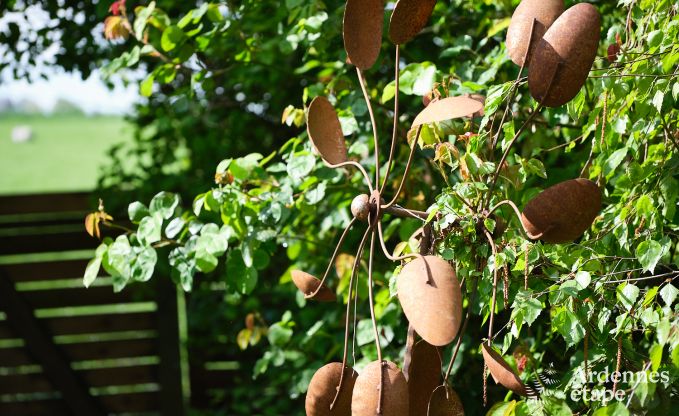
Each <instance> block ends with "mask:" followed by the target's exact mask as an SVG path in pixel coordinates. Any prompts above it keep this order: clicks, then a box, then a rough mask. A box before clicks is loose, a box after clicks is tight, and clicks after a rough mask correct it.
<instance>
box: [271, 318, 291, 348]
mask: <svg viewBox="0 0 679 416" xmlns="http://www.w3.org/2000/svg"><path fill="white" fill-rule="evenodd" d="M267 338H268V339H269V342H270V343H271V345H275V346H277V347H283V346H285V344H287V343H288V342H289V341H290V338H292V329H290V328H286V327H285V326H283V325H282V324H281V323H280V322H277V323H275V324H273V325H271V326H270V327H269V332H268V333H267Z"/></svg>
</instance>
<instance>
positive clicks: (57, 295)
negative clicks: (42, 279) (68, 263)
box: [19, 286, 152, 309]
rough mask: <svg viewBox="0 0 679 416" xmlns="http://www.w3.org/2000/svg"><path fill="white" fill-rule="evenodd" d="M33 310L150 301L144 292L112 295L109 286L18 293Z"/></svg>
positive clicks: (111, 289)
mask: <svg viewBox="0 0 679 416" xmlns="http://www.w3.org/2000/svg"><path fill="white" fill-rule="evenodd" d="M19 293H21V294H22V295H23V296H25V297H26V300H27V301H28V303H29V304H30V305H31V306H32V307H33V308H34V309H44V308H61V307H67V306H92V305H109V304H111V305H112V304H120V303H129V302H143V301H149V300H151V299H152V297H151V296H149V294H148V293H146V292H145V291H144V292H142V291H134V290H129V289H128V290H123V291H122V292H120V293H114V292H113V288H112V287H110V286H95V287H90V288H85V287H81V288H70V289H54V290H32V291H22V292H19Z"/></svg>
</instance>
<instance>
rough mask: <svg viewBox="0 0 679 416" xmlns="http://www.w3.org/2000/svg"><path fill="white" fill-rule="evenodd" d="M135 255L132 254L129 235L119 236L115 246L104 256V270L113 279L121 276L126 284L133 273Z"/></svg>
mask: <svg viewBox="0 0 679 416" xmlns="http://www.w3.org/2000/svg"><path fill="white" fill-rule="evenodd" d="M134 258H135V255H134V253H133V252H132V247H131V246H130V241H129V240H128V239H127V235H125V234H123V235H119V236H118V237H117V238H116V239H115V241H114V242H113V244H111V245H110V246H109V248H108V251H107V252H106V253H105V254H104V257H103V260H102V265H103V266H104V270H106V272H107V273H108V274H110V275H111V276H113V277H116V276H119V277H120V278H122V280H123V281H124V282H127V280H129V278H130V275H131V271H130V265H131V264H132V262H133V261H134ZM123 286H124V285H123Z"/></svg>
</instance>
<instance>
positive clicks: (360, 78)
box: [356, 67, 380, 193]
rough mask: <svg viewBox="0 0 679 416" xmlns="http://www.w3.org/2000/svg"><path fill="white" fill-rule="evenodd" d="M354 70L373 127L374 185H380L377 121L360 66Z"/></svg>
mask: <svg viewBox="0 0 679 416" xmlns="http://www.w3.org/2000/svg"><path fill="white" fill-rule="evenodd" d="M356 72H357V73H358V83H359V84H360V85H361V91H362V92H363V98H364V99H365V104H366V105H367V106H368V114H370V124H371V125H372V129H373V140H374V142H375V186H376V187H377V186H380V146H379V140H378V139H377V123H376V122H375V112H374V111H373V107H372V104H371V103H370V96H369V95H368V89H367V88H366V86H365V84H366V82H365V78H364V77H363V71H361V68H359V67H356ZM371 193H372V191H371Z"/></svg>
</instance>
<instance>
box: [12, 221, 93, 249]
mask: <svg viewBox="0 0 679 416" xmlns="http://www.w3.org/2000/svg"><path fill="white" fill-rule="evenodd" d="M98 245H99V243H98V241H97V240H96V239H94V238H92V237H90V235H89V234H87V232H85V226H84V225H83V229H82V230H77V231H76V230H74V231H70V232H63V233H58V234H44V235H16V236H6V237H2V239H0V255H4V254H28V253H44V252H61V251H69V250H86V249H95V248H97V246H98Z"/></svg>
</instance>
